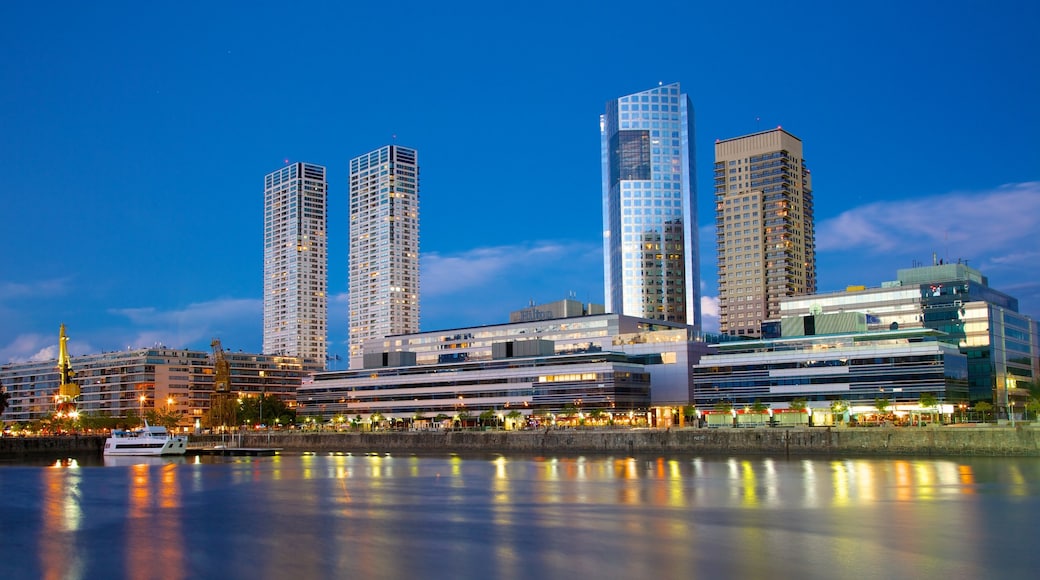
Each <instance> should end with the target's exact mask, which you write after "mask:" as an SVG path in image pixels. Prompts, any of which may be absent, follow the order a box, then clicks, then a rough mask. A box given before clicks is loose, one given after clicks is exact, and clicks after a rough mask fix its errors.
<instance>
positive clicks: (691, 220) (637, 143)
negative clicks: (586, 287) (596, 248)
mask: <svg viewBox="0 0 1040 580" xmlns="http://www.w3.org/2000/svg"><path fill="white" fill-rule="evenodd" d="M599 124H600V138H601V144H602V147H601V152H602V162H603V262H604V264H603V271H604V291H605V294H606V296H605V301H606V308H607V311H608V312H614V313H618V314H626V315H629V316H638V317H642V318H650V319H658V320H668V321H672V322H685V323H686V324H689V325H691V326H693V327H695V329H696V330H700V328H701V308H700V256H699V252H698V246H697V241H698V240H697V192H696V175H695V171H694V147H693V138H694V132H693V104H692V103H691V102H690V98H689V96H687V95H686V94H684V93H682V92H680V90H679V84H678V83H673V84H669V85H661V86H658V87H656V88H653V89H650V90H647V91H643V92H641V93H635V94H633V95H628V96H624V97H621V98H619V99H616V100H613V101H610V102H608V103H607V111H606V114H604V115H602V116H601V117H600V122H599Z"/></svg>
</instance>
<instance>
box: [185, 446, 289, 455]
mask: <svg viewBox="0 0 1040 580" xmlns="http://www.w3.org/2000/svg"><path fill="white" fill-rule="evenodd" d="M281 450H282V449H281V447H198V448H195V449H189V450H188V452H189V453H195V454H197V455H222V456H227V457H234V456H266V455H275V454H277V453H278V452H279V451H281Z"/></svg>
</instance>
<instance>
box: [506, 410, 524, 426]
mask: <svg viewBox="0 0 1040 580" xmlns="http://www.w3.org/2000/svg"><path fill="white" fill-rule="evenodd" d="M506 418H507V419H509V420H510V421H512V422H513V428H514V429H515V428H517V424H518V423H520V420H521V419H523V418H524V414H523V413H521V412H520V411H517V410H516V409H513V410H512V411H510V412H509V414H508V415H506Z"/></svg>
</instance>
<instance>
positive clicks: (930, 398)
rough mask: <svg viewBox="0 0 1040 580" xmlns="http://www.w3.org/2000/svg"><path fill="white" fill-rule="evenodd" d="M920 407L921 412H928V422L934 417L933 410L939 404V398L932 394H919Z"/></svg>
mask: <svg viewBox="0 0 1040 580" xmlns="http://www.w3.org/2000/svg"><path fill="white" fill-rule="evenodd" d="M918 403H919V404H920V405H921V410H922V411H928V418H929V420H931V419H932V417H934V416H935V412H934V411H935V408H936V406H938V404H939V398H938V397H936V396H935V395H933V394H932V393H921V398H920V399H919V400H918Z"/></svg>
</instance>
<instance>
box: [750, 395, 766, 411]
mask: <svg viewBox="0 0 1040 580" xmlns="http://www.w3.org/2000/svg"><path fill="white" fill-rule="evenodd" d="M768 408H769V405H767V404H765V403H763V402H762V401H759V400H758V399H755V402H754V403H751V407H750V409H751V412H752V413H758V414H760V415H761V414H762V413H765V412H766V409H768Z"/></svg>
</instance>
